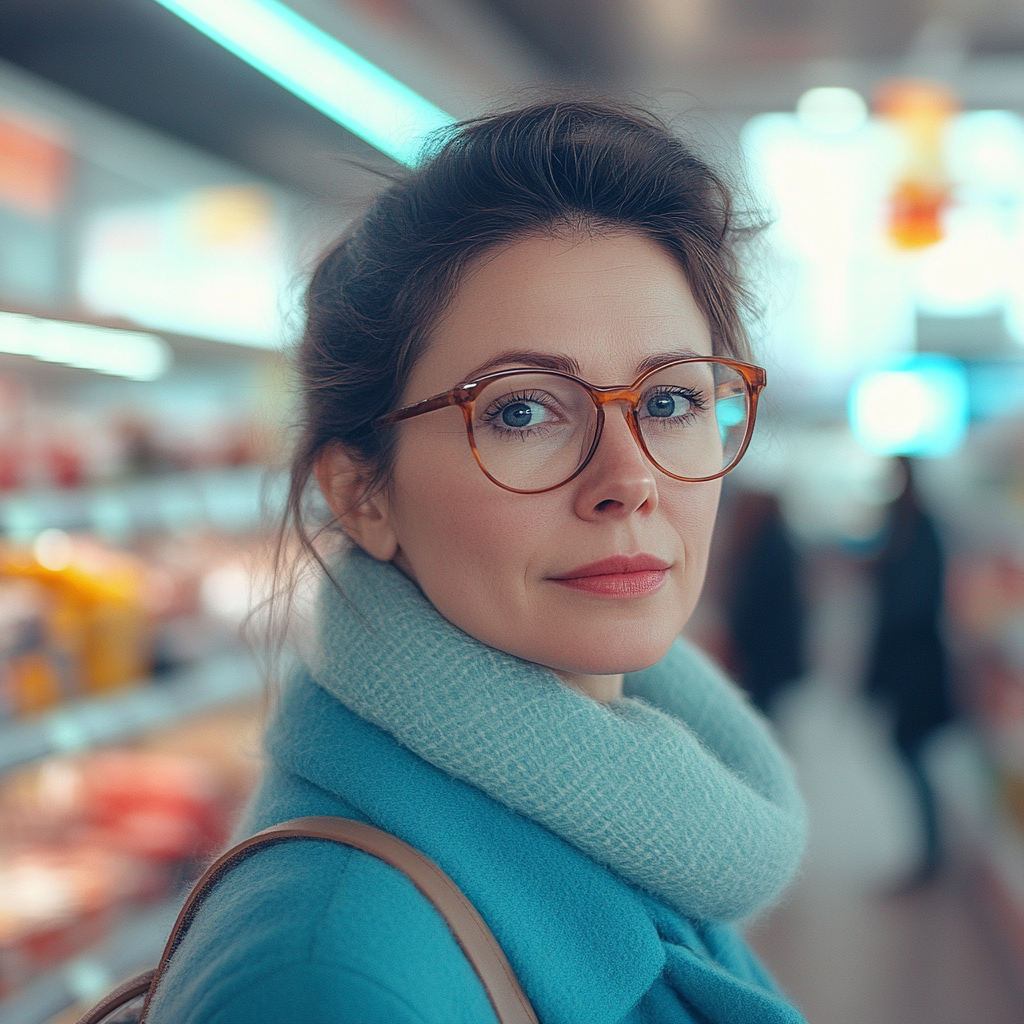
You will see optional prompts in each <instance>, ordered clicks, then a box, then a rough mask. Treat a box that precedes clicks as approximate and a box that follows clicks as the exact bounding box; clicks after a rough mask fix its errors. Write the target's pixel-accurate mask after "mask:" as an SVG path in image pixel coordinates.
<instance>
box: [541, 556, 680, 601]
mask: <svg viewBox="0 0 1024 1024" xmlns="http://www.w3.org/2000/svg"><path fill="white" fill-rule="evenodd" d="M670 568H672V565H671V563H670V562H666V561H665V560H664V559H663V558H656V557H655V556H654V555H647V554H639V555H613V556H612V557H611V558H602V559H601V560H600V561H599V562H590V563H589V564H588V565H581V566H579V568H576V569H571V570H569V572H566V573H562V574H561V575H559V576H550V577H548V578H549V579H550V580H551V582H552V583H557V584H559V585H560V586H563V587H568V588H569V589H571V590H578V591H582V592H584V593H589V594H595V595H604V596H608V597H646V596H648V595H649V594H654V593H657V591H659V590H660V589H661V587H662V584H664V582H665V578H666V577H667V576H668V570H669V569H670Z"/></svg>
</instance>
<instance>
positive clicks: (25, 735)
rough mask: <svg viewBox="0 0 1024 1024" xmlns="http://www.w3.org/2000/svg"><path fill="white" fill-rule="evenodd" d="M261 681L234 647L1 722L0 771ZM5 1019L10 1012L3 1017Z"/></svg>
mask: <svg viewBox="0 0 1024 1024" xmlns="http://www.w3.org/2000/svg"><path fill="white" fill-rule="evenodd" d="M261 687H262V674H261V672H260V669H259V666H258V665H257V664H256V662H255V660H254V659H253V658H252V657H251V656H249V655H246V654H243V653H241V652H236V653H232V654H226V655H222V656H219V657H216V658H211V659H210V660H209V661H205V662H202V663H201V664H199V665H197V666H195V667H191V668H188V669H185V670H182V671H180V672H177V673H174V674H172V675H167V676H161V677H159V678H158V679H154V680H152V681H151V682H149V683H147V684H145V685H143V686H140V687H138V688H136V689H131V690H126V691H122V692H120V693H118V694H116V695H113V696H110V697H102V698H92V699H89V700H83V701H78V702H76V703H74V704H67V705H64V706H63V707H60V708H57V709H55V710H53V711H51V712H48V713H47V714H44V715H41V716H39V717H38V718H32V719H29V720H27V721H19V722H14V723H11V724H8V725H4V726H0V773H2V772H4V771H7V770H9V769H11V768H14V767H16V766H18V765H23V764H28V763H31V762H32V761H37V760H39V759H40V758H43V757H47V756H49V755H52V754H68V753H74V752H77V751H80V750H87V749H89V748H90V747H98V746H104V745H107V744H111V743H118V742H122V741H124V740H127V739H131V738H132V737H135V736H140V735H144V734H145V733H147V732H149V731H150V730H152V729H155V728H158V727H160V726H165V725H171V724H173V723H174V722H177V721H180V720H182V719H184V718H188V717H190V716H192V715H196V714H200V713H201V712H204V711H209V710H211V709H213V708H217V707H222V706H224V705H227V704H233V703H237V702H238V701H241V700H245V699H246V698H251V697H253V696H255V695H256V694H258V693H259V691H260V689H261ZM0 1019H3V1020H4V1021H6V1018H5V1017H4V1018H0Z"/></svg>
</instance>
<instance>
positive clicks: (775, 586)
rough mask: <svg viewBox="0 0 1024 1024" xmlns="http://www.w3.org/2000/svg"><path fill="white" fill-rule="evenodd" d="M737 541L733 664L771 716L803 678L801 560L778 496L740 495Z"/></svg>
mask: <svg viewBox="0 0 1024 1024" xmlns="http://www.w3.org/2000/svg"><path fill="white" fill-rule="evenodd" d="M732 537H733V552H732V558H731V563H732V571H731V572H730V574H729V577H730V582H729V586H728V593H727V595H726V599H725V612H726V617H727V619H728V624H729V632H730V635H731V639H732V655H733V660H734V662H735V666H736V670H737V672H738V675H739V680H740V682H741V683H742V685H743V687H744V689H746V690H747V692H748V693H749V694H750V697H751V700H752V701H753V702H754V704H756V705H757V707H758V708H760V709H761V710H762V711H763V712H764V713H765V714H769V713H770V712H771V709H772V704H773V702H774V700H775V698H776V697H777V696H778V694H779V692H780V691H781V690H783V689H784V688H785V687H786V686H787V685H789V684H790V683H792V682H794V681H795V680H796V679H798V678H799V677H800V676H802V675H803V674H804V668H805V666H804V650H803V645H804V605H803V598H802V595H801V592H800V579H799V577H800V569H799V556H798V554H797V551H796V548H795V546H794V545H793V542H792V540H791V539H790V535H789V530H788V529H787V528H786V524H785V521H784V520H783V518H782V510H781V508H780V506H779V499H778V498H777V497H776V496H775V495H774V494H762V493H759V492H757V491H745V492H743V493H741V494H740V495H738V496H737V498H736V503H735V506H734V510H733V517H732Z"/></svg>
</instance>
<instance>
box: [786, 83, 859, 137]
mask: <svg viewBox="0 0 1024 1024" xmlns="http://www.w3.org/2000/svg"><path fill="white" fill-rule="evenodd" d="M796 116H797V118H798V119H799V121H800V124H801V125H803V127H804V128H806V129H807V130H808V131H811V132H815V133H817V134H819V135H849V134H850V133H851V132H855V131H857V129H858V128H863V127H864V125H866V124H867V122H868V105H867V104H866V103H865V102H864V98H863V97H862V96H861V95H860V93H857V92H854V90H853V89H842V88H838V87H835V86H819V87H818V88H816V89H808V90H807V92H805V93H804V94H803V96H801V97H800V99H799V100H798V101H797V104H796Z"/></svg>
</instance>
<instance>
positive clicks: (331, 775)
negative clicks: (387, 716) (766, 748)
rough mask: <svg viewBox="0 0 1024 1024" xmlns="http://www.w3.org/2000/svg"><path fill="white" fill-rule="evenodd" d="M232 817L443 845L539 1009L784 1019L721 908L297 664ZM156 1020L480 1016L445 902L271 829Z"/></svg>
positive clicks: (632, 1020) (181, 969)
mask: <svg viewBox="0 0 1024 1024" xmlns="http://www.w3.org/2000/svg"><path fill="white" fill-rule="evenodd" d="M267 752H268V764H267V769H266V773H265V777H264V780H263V783H262V786H261V788H260V790H259V792H258V794H257V796H256V798H255V800H254V802H253V804H252V806H251V809H250V814H249V818H248V820H247V821H246V822H245V823H244V826H243V832H245V833H251V832H253V831H256V830H258V829H261V828H264V827H266V826H268V825H270V824H273V823H275V822H278V821H283V820H286V819H288V818H293V817H300V816H305V815H325V814H326V815H341V816H345V817H351V818H356V819H359V820H362V821H368V822H370V823H371V824H374V825H377V826H378V827H380V828H383V829H385V830H387V831H390V832H393V833H394V834H396V835H398V836H400V837H401V838H403V839H405V840H406V841H407V842H409V843H411V844H412V845H414V846H416V847H417V848H419V849H421V850H423V851H424V852H425V853H427V855H428V856H430V857H432V859H434V860H435V861H437V862H438V863H439V864H440V865H441V867H442V868H444V869H445V871H447V872H448V873H449V875H451V876H452V878H453V879H454V880H455V881H456V883H457V884H458V885H459V886H460V887H461V888H462V889H463V891H464V892H465V893H466V894H467V895H468V896H469V898H470V899H471V900H472V901H473V903H474V904H475V905H476V907H477V908H478V910H479V911H480V912H481V914H482V915H483V917H484V919H485V920H486V921H487V922H488V924H489V925H490V926H491V929H492V930H493V931H494V933H495V935H496V937H497V938H498V940H499V942H501V944H502V946H503V948H504V949H505V951H506V953H507V955H508V956H509V959H510V961H511V963H512V966H513V967H514V969H515V970H516V973H517V975H518V976H519V978H520V980H521V982H522V983H523V987H524V989H525V990H526V992H527V994H528V995H529V997H530V999H531V1001H532V1002H533V1004H534V1007H535V1008H536V1010H537V1012H538V1015H539V1017H540V1020H541V1022H542V1024H619V1022H621V1024H641V1022H650V1024H655V1022H657V1024H698V1022H704V1021H715V1022H722V1024H725V1022H728V1024H773V1022H787V1024H797V1022H799V1021H801V1020H802V1018H801V1017H800V1015H799V1014H798V1013H797V1011H795V1010H794V1009H793V1008H792V1007H791V1006H789V1005H788V1004H787V1003H786V1002H785V1000H784V999H782V997H781V996H780V995H779V994H778V991H777V989H776V988H775V986H774V984H773V983H772V981H771V979H770V978H769V977H768V976H767V974H766V973H765V971H764V970H763V969H762V968H761V967H760V965H759V964H758V963H757V961H756V960H755V958H754V957H753V955H752V954H751V953H750V951H749V950H748V949H747V947H746V945H745V944H744V942H743V941H742V939H741V938H740V937H739V935H738V934H737V932H736V931H735V930H734V929H733V928H732V927H731V926H728V925H722V924H715V923H710V922H699V921H689V920H686V919H684V918H682V917H681V916H680V915H678V914H677V913H675V912H674V911H672V910H670V909H669V908H668V907H666V906H665V905H664V904H662V903H660V902H659V901H657V900H656V899H655V898H654V897H652V896H650V895H648V894H647V893H645V892H643V891H642V890H640V889H638V888H636V887H634V886H632V885H630V884H629V883H627V882H625V881H624V880H623V879H621V878H620V877H619V876H617V875H616V874H614V873H613V872H612V871H610V870H609V869H608V868H606V867H604V866H602V865H600V864H598V863H597V862H596V861H595V860H593V859H592V858H590V857H588V856H587V855H585V854H583V853H581V852H580V851H579V850H577V849H576V848H575V847H573V846H572V845H570V844H569V843H567V842H565V841H564V840H562V839H560V838H559V837H557V836H555V835H554V834H553V833H551V832H549V831H547V830H546V829H544V828H542V827H540V826H539V825H537V824H536V823H534V822H533V821H531V820H530V819H528V818H526V817H524V816H522V815H519V814H517V813H516V812H514V811H512V810H510V809H508V808H507V807H505V806H503V805H502V804H500V803H498V802H496V801H494V800H492V799H491V798H490V797H489V796H487V795H486V794H484V793H483V792H481V791H480V790H478V789H476V788H474V787H473V786H470V785H468V784H466V783H463V782H461V781H459V780H457V779H454V778H452V777H451V776H449V775H447V774H446V773H445V772H442V771H440V770H439V769H437V768H435V767H433V766H432V765H430V764H429V763H427V762H426V761H424V760H422V759H421V758H419V757H418V756H416V755H415V754H413V753H412V752H411V751H409V750H408V749H406V748H405V747H403V746H401V745H399V744H398V743H397V742H396V741H395V740H394V739H393V738H392V737H391V736H390V735H388V734H387V733H385V732H384V731H382V730H380V729H378V728H377V727H376V726H374V725H371V724H370V723H368V722H366V721H365V720H363V719H362V718H360V717H358V716H357V715H355V714H353V713H352V712H351V711H349V710H348V709H347V708H346V707H345V706H344V705H343V704H341V702H340V701H338V700H337V699H336V698H335V697H333V696H331V695H330V694H329V693H327V692H326V691H325V690H324V689H322V688H321V687H320V686H319V685H318V684H317V683H315V682H313V680H312V679H311V678H310V677H309V676H308V675H307V674H305V673H303V674H301V675H300V676H299V677H298V678H297V679H295V680H294V681H293V682H292V683H291V684H290V685H289V687H288V688H287V690H286V692H285V694H284V696H283V698H282V705H281V708H280V711H279V715H278V718H277V720H276V723H275V724H274V725H273V726H272V728H271V730H270V732H269V733H268V737H267ZM149 1020H150V1022H151V1024H241V1022H245V1024H263V1022H266V1024H271V1022H273V1024H287V1022H291V1021H295V1022H299V1021H301V1022H304V1024H312V1022H319V1021H330V1022H336V1024H354V1022H360V1024H376V1022H380V1024H459V1022H466V1024H469V1022H473V1024H491V1022H492V1021H494V1020H495V1017H494V1014H493V1011H492V1009H491V1007H490V1005H489V1003H488V1001H487V997H486V995H485V993H484V991H483V988H482V986H481V985H480V983H479V981H478V980H477V978H476V976H475V975H474V974H473V972H472V970H471V968H470V967H469V965H468V964H467V962H466V960H465V958H464V957H463V955H462V953H461V951H460V950H459V948H458V946H457V945H456V943H455V941H454V939H453V938H452V937H451V935H450V933H449V932H448V930H447V928H446V926H445V924H444V922H443V920H442V919H441V918H440V916H439V915H438V914H437V912H436V911H435V910H434V909H433V907H432V906H431V905H430V904H429V903H428V902H427V901H426V900H425V898H424V897H423V896H422V895H421V894H420V893H419V892H418V891H417V890H416V889H415V888H414V887H413V886H412V884H411V883H410V882H408V881H407V880H406V879H405V877H404V876H403V875H401V874H400V873H398V872H397V871H396V870H394V869H392V868H390V867H388V866H386V865H384V864H383V863H381V862H380V861H377V860H375V859H374V858H373V857H370V856H369V855H367V854H364V853H361V852H358V851H353V850H348V849H345V848H340V847H337V846H335V845H333V844H330V843H326V842H316V841H299V842H293V843H287V844H282V845H279V846H275V847H273V848H271V849H268V850H266V851H263V852H260V853H258V854H256V855H255V856H254V857H253V858H252V859H250V860H249V861H247V862H245V863H243V864H242V865H241V866H240V867H238V868H237V869H236V870H235V871H234V872H233V873H232V874H230V875H229V876H228V877H227V879H226V880H225V881H223V882H222V883H221V884H220V885H219V886H218V887H217V889H216V890H215V891H214V893H213V895H212V896H211V897H210V899H209V901H208V902H207V904H206V905H205V906H204V908H203V910H202V911H201V912H200V914H199V915H198V917H197V919H196V920H195V922H194V924H193V926H192V928H191V930H190V931H189V933H188V936H187V937H186V939H185V941H184V942H183V944H182V945H181V947H180V948H179V950H178V952H177V954H176V956H175V959H174V961H173V963H172V966H171V968H170V970H169V972H168V974H167V976H166V978H165V980H164V983H163V984H162V986H161V988H160V990H159V992H158V994H157V996H156V998H155V1000H154V1003H153V1006H152V1009H151V1014H150V1017H149Z"/></svg>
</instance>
